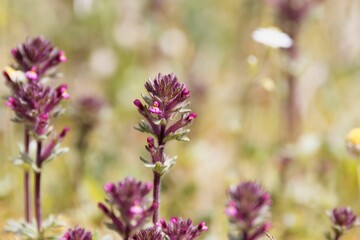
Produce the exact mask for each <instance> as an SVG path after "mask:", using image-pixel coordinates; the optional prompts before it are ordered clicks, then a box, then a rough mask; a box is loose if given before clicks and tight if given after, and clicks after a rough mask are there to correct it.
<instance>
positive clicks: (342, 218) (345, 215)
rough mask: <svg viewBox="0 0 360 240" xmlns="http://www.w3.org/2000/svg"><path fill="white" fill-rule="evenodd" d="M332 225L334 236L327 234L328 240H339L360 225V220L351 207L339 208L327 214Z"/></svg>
mask: <svg viewBox="0 0 360 240" xmlns="http://www.w3.org/2000/svg"><path fill="white" fill-rule="evenodd" d="M327 215H328V217H329V218H330V221H331V223H332V229H333V231H334V234H333V235H332V234H331V233H328V234H327V238H328V239H330V240H332V239H339V238H340V237H341V236H342V235H343V234H344V233H346V232H347V231H348V230H350V229H352V228H354V227H356V226H358V225H359V224H360V221H359V218H358V217H357V216H356V214H355V213H354V212H353V210H352V209H351V208H350V207H337V208H334V209H332V210H331V211H328V212H327Z"/></svg>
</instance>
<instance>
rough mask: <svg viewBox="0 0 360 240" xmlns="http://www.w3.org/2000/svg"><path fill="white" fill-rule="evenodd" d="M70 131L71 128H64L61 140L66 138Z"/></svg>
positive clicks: (60, 136) (60, 135)
mask: <svg viewBox="0 0 360 240" xmlns="http://www.w3.org/2000/svg"><path fill="white" fill-rule="evenodd" d="M69 131H70V128H68V127H65V128H63V130H62V131H61V132H60V134H59V138H60V139H63V138H64V137H66V135H67V133H68V132H69Z"/></svg>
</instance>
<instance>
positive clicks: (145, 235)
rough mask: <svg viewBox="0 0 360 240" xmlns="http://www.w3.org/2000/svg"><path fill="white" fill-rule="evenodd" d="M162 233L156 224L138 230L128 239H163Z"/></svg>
mask: <svg viewBox="0 0 360 240" xmlns="http://www.w3.org/2000/svg"><path fill="white" fill-rule="evenodd" d="M165 239H166V238H165V237H164V234H163V233H162V231H161V230H160V228H158V227H157V226H155V227H151V228H147V229H143V230H140V231H139V232H138V233H136V234H134V235H133V236H132V237H131V238H130V240H165Z"/></svg>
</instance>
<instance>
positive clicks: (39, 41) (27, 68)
mask: <svg viewBox="0 0 360 240" xmlns="http://www.w3.org/2000/svg"><path fill="white" fill-rule="evenodd" d="M11 53H12V55H13V57H14V59H15V61H16V63H17V65H18V68H19V69H20V70H22V71H24V72H26V75H27V77H28V79H29V80H35V81H37V79H38V78H39V77H40V75H43V74H45V73H46V72H47V70H48V69H50V68H52V67H55V66H56V65H58V64H59V63H61V62H65V61H66V56H65V53H64V52H63V51H59V50H57V49H56V48H54V47H53V46H52V44H51V43H50V42H49V41H48V40H46V39H45V38H44V37H42V36H39V37H35V38H28V39H27V40H26V42H25V43H23V44H20V45H19V46H18V47H17V48H14V49H12V51H11Z"/></svg>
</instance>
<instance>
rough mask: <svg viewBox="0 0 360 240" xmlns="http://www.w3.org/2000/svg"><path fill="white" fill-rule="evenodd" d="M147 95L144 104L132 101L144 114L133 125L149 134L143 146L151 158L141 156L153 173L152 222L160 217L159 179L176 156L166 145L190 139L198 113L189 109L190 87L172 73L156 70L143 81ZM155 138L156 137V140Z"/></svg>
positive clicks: (144, 96) (144, 97)
mask: <svg viewBox="0 0 360 240" xmlns="http://www.w3.org/2000/svg"><path fill="white" fill-rule="evenodd" d="M145 88H146V90H147V92H148V96H146V95H142V97H143V99H144V101H145V104H143V103H142V102H141V101H140V100H139V99H135V101H134V104H135V106H136V107H137V108H138V110H139V113H140V114H141V115H142V116H143V117H144V118H145V120H142V121H141V122H140V123H139V126H138V127H137V128H136V129H137V130H139V131H141V132H146V133H149V134H151V135H152V137H148V138H147V145H146V146H145V147H146V150H147V151H148V152H149V153H150V156H151V160H150V161H148V160H145V159H144V158H142V157H141V160H142V161H143V162H144V163H145V167H148V168H151V169H152V171H153V174H154V190H153V206H154V213H153V223H154V224H156V223H157V222H158V220H159V205H160V180H161V177H162V176H163V175H164V174H165V173H167V172H168V171H169V169H170V168H171V167H172V166H173V165H174V164H175V159H176V157H173V158H169V157H168V156H167V155H166V154H165V153H164V149H165V145H166V143H167V142H168V141H170V140H173V139H175V140H178V141H189V138H187V136H186V135H187V133H188V132H189V131H190V130H189V129H187V127H188V126H189V125H190V124H191V123H192V122H193V120H194V119H195V118H196V117H197V115H196V113H193V112H191V110H190V109H188V106H189V102H188V101H187V100H188V99H189V97H190V91H189V90H188V89H187V87H186V85H185V84H183V83H180V82H179V81H178V79H177V77H176V76H175V75H174V74H167V75H162V74H159V75H158V76H156V78H155V79H149V81H148V82H146V84H145ZM155 140H156V141H155Z"/></svg>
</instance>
